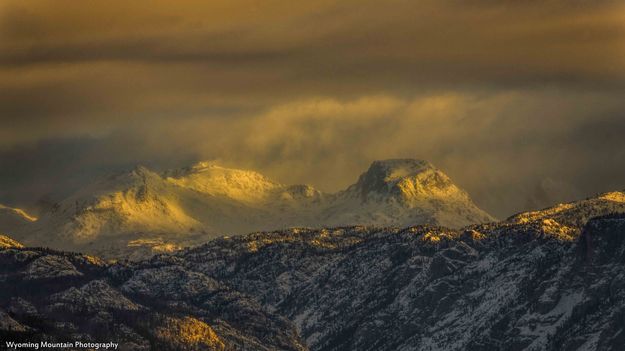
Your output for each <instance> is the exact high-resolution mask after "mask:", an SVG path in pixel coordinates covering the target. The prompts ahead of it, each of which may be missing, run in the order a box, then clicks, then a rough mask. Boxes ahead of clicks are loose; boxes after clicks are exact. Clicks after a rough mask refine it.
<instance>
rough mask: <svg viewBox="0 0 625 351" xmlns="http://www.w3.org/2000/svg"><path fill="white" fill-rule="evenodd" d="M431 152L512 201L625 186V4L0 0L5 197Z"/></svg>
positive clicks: (490, 202)
mask: <svg viewBox="0 0 625 351" xmlns="http://www.w3.org/2000/svg"><path fill="white" fill-rule="evenodd" d="M386 158H419V159H425V160H429V161H430V162H432V163H433V164H435V165H436V166H437V167H438V168H440V169H442V170H443V171H444V172H446V173H447V174H448V175H449V176H450V177H451V178H452V179H453V180H454V181H455V182H456V183H457V184H458V185H459V186H461V187H463V188H464V189H466V190H467V191H468V192H469V194H470V195H471V196H472V197H473V199H474V200H475V202H476V203H477V204H478V205H479V206H481V207H482V208H484V209H485V210H487V211H489V212H490V213H492V214H494V215H495V216H498V217H500V218H503V217H506V216H508V215H511V214H513V213H515V212H518V211H522V210H527V209H534V208H542V207H546V206H549V205H552V204H554V203H557V202H562V201H569V200H573V199H578V198H584V197H587V196H592V195H594V194H596V193H599V192H604V191H610V190H623V189H625V162H624V161H625V1H601V0H598V1H589V0H569V1H563V0H544V1H538V0H536V1H535V0H524V1H512V0H501V1H496V0H465V1H460V0H388V1H369V0H357V1H356V0H341V1H327V0H317V1H299V0H290V1H274V0H264V1H252V0H212V1H159V0H150V1H147V0H135V1H110V0H109V1H95V0H93V1H73V0H51V1H45V0H41V1H22V0H3V1H1V2H0V203H5V204H9V205H13V206H20V207H24V208H28V209H35V204H36V202H37V201H39V200H40V199H41V198H53V199H56V198H62V197H63V196H64V195H67V194H69V193H71V192H72V191H74V190H76V189H77V188H79V187H80V186H83V185H84V184H86V183H87V182H89V181H92V180H93V179H94V178H97V177H98V176H101V175H102V174H107V173H110V172H118V171H121V170H124V169H129V168H132V167H133V166H134V165H137V164H143V165H146V166H148V167H152V168H155V169H157V170H159V169H163V170H164V169H168V168H174V167H180V166H186V165H189V164H191V163H194V162H196V161H200V160H215V161H217V162H219V163H221V164H223V165H224V166H229V167H234V168H245V169H255V170H258V171H259V172H261V173H263V174H265V175H267V176H269V177H270V178H273V179H275V180H277V181H280V182H283V183H288V184H294V183H308V184H312V185H313V186H315V187H317V188H319V189H321V190H324V191H337V190H339V189H342V188H345V187H346V186H348V185H349V184H351V183H353V182H355V180H356V179H357V177H358V175H359V174H360V173H362V172H363V171H364V170H366V168H367V167H368V165H369V164H370V163H371V162H372V161H373V160H378V159H386Z"/></svg>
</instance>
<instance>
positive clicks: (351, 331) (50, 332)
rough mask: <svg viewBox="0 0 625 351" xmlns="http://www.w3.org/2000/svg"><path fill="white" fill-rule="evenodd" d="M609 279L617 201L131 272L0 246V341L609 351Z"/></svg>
mask: <svg viewBox="0 0 625 351" xmlns="http://www.w3.org/2000/svg"><path fill="white" fill-rule="evenodd" d="M362 178H363V177H361V180H362ZM624 266H625V193H624V192H618V191H617V192H611V193H605V194H601V195H599V196H596V197H592V198H588V199H585V200H580V201H576V202H572V203H566V204H559V205H556V206H553V207H551V208H547V209H544V210H539V211H531V212H525V213H520V214H517V215H515V216H512V217H510V218H508V219H505V220H503V221H499V222H489V223H483V224H471V225H468V226H465V227H463V228H459V229H454V228H446V227H441V226H437V225H427V224H426V225H418V226H408V227H404V228H385V227H372V226H343V227H334V228H321V229H314V228H308V229H307V228H292V229H286V230H276V231H268V232H257V233H251V234H245V235H238V236H226V237H220V238H216V239H212V240H210V241H208V242H206V243H205V244H203V245H200V246H196V247H191V248H186V249H182V250H179V251H176V252H172V253H163V254H158V255H155V256H153V257H151V258H149V259H144V260H138V261H119V262H106V261H103V260H100V259H98V258H96V257H93V256H86V255H83V254H77V253H71V252H62V251H56V250H51V249H47V248H28V247H23V246H22V245H21V244H20V243H18V242H16V241H15V240H12V239H11V238H8V237H0V284H1V285H2V286H3V289H1V290H0V339H2V340H14V341H26V340H34V339H35V340H48V341H58V342H62V341H67V340H83V341H92V342H99V341H100V342H101V341H110V340H115V341H116V342H119V343H120V349H121V350H323V351H326V350H327V351H330V350H332V351H339V350H365V351H368V350H389V351H390V350H402V351H407V350H428V351H438V350H445V351H455V350H470V351H481V350H528V351H529V350H548V351H555V350H577V351H587V350H593V351H595V350H597V351H598V350H615V351H616V350H622V349H623V345H625V329H624V328H625V271H624V270H623V267H624Z"/></svg>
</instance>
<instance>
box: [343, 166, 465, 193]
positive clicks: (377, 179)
mask: <svg viewBox="0 0 625 351" xmlns="http://www.w3.org/2000/svg"><path fill="white" fill-rule="evenodd" d="M352 191H356V192H358V193H359V195H360V196H361V198H362V200H363V201H367V200H369V198H370V197H372V196H373V197H379V196H381V195H382V196H384V195H391V196H395V197H398V198H399V199H400V200H402V201H408V202H411V201H421V200H428V199H447V200H451V199H461V200H463V201H466V200H469V197H468V195H467V194H466V193H465V192H464V191H462V190H461V189H460V188H458V187H457V186H456V185H454V183H453V182H452V181H451V179H450V178H449V177H448V176H447V175H446V174H445V173H443V172H441V171H440V170H438V169H437V168H436V167H434V166H433V165H432V164H431V163H429V162H427V161H423V160H415V159H391V160H383V161H375V162H373V163H372V164H371V166H370V167H369V169H368V170H367V171H366V172H365V173H363V174H362V175H361V176H360V178H359V179H358V182H357V183H356V184H355V185H354V186H353V188H352Z"/></svg>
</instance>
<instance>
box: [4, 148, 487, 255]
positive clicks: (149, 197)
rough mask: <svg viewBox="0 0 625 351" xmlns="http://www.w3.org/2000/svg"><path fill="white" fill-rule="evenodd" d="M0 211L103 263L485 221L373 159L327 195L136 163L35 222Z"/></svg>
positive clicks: (440, 180) (21, 227)
mask: <svg viewBox="0 0 625 351" xmlns="http://www.w3.org/2000/svg"><path fill="white" fill-rule="evenodd" d="M1 209H6V210H4V211H3V212H2V213H0V233H1V232H4V233H6V234H10V235H11V236H12V237H14V238H16V239H18V240H19V241H21V242H23V243H25V244H27V245H30V246H46V247H51V248H56V249H64V250H78V251H82V252H89V253H93V254H97V255H100V256H103V257H107V258H118V257H131V258H137V257H144V256H146V255H150V254H153V253H158V252H171V251H173V250H177V249H179V248H181V247H184V246H190V245H194V244H198V243H202V242H205V241H207V240H209V239H211V238H215V237H219V236H222V235H236V234H244V233H249V232H254V231H262V230H277V229H285V228H290V227H312V228H322V227H334V226H346V225H374V226H399V227H405V226H410V225H417V224H431V225H441V226H447V227H451V228H459V227H462V226H465V225H468V224H475V223H483V222H489V221H493V220H494V219H493V217H491V216H490V215H488V214H487V213H486V212H484V211H482V210H481V209H479V208H478V207H477V206H476V205H475V204H474V203H473V201H472V200H471V199H470V198H469V196H468V194H467V193H466V192H465V191H463V190H462V189H460V188H459V187H457V186H456V185H455V184H454V183H453V182H452V181H451V179H450V178H449V177H448V176H447V175H445V174H444V173H443V172H442V171H440V170H438V169H437V168H436V167H434V166H433V165H432V164H430V163H428V162H426V161H420V160H413V159H393V160H384V161H375V162H373V163H372V164H371V166H370V167H369V169H368V170H367V171H366V172H364V173H363V174H362V175H361V176H360V177H359V178H358V180H357V181H356V182H355V183H354V184H353V185H351V186H349V187H348V188H347V189H345V190H343V191H339V192H337V193H333V194H329V193H324V192H321V191H319V190H316V189H315V188H313V187H312V186H309V185H284V184H280V183H278V182H275V181H272V180H270V179H268V178H267V177H265V176H263V175H261V174H259V173H257V172H254V171H247V170H238V169H229V168H224V167H221V166H219V165H217V164H214V163H211V162H200V163H197V164H195V165H193V166H190V167H186V168H181V169H175V170H169V171H165V172H155V171H151V170H149V169H147V168H145V167H141V166H139V167H137V168H135V169H134V170H132V171H130V172H125V173H121V174H116V175H112V176H109V177H106V178H103V179H100V180H98V181H96V182H94V183H93V184H90V185H89V186H86V187H84V188H82V189H80V190H78V191H77V192H76V193H74V194H73V195H71V196H69V197H68V198H66V199H64V200H62V201H60V202H59V203H56V204H54V205H53V206H50V208H49V209H48V210H47V211H45V212H43V213H42V214H41V215H40V216H39V218H38V219H35V218H34V217H31V216H28V215H27V214H26V213H25V212H23V211H21V210H18V209H8V208H7V207H2V208H0V210H1ZM4 212H6V213H4Z"/></svg>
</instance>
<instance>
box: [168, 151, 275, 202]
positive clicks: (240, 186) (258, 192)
mask: <svg viewBox="0 0 625 351" xmlns="http://www.w3.org/2000/svg"><path fill="white" fill-rule="evenodd" d="M163 177H164V178H165V179H166V181H167V182H169V183H172V184H175V185H177V186H180V187H183V188H188V189H191V190H194V191H197V192H200V193H204V194H207V195H212V196H223V197H227V198H231V199H235V200H238V201H242V202H257V201H259V200H264V199H267V198H268V197H269V196H270V195H272V194H274V193H275V192H277V191H280V190H282V189H284V188H285V186H284V185H282V184H280V183H277V182H274V181H272V180H271V179H269V178H267V177H265V176H264V175H262V174H260V173H258V172H255V171H249V170H241V169H233V168H226V167H222V166H219V165H217V164H216V163H214V162H211V161H203V162H198V163H196V164H195V165H193V166H191V167H186V168H182V169H178V170H173V171H167V172H165V173H164V174H163Z"/></svg>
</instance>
